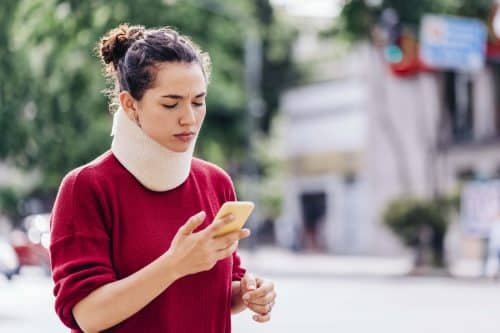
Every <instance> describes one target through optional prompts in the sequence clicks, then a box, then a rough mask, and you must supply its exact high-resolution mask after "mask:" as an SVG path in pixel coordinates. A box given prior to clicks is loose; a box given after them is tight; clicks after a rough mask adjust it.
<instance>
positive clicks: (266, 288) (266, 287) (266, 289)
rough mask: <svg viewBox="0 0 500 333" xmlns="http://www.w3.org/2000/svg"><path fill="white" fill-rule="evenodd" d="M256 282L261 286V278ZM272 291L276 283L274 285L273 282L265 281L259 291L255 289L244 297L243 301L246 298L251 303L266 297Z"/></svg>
mask: <svg viewBox="0 0 500 333" xmlns="http://www.w3.org/2000/svg"><path fill="white" fill-rule="evenodd" d="M256 281H257V286H259V278H257V279H256ZM271 291H274V283H272V282H271V281H263V282H262V283H261V285H260V286H259V287H258V288H257V289H255V290H254V291H250V292H248V293H247V294H246V295H244V296H243V299H245V298H246V299H247V300H248V301H251V300H253V299H258V298H261V297H264V296H265V295H266V294H268V293H270V292H271Z"/></svg>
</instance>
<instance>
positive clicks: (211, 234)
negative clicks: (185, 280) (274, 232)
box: [165, 212, 250, 277]
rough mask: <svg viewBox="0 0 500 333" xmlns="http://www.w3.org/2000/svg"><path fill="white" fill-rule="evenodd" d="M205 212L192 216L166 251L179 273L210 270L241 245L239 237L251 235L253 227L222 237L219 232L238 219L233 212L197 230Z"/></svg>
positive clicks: (186, 273) (182, 274) (180, 274)
mask: <svg viewBox="0 0 500 333" xmlns="http://www.w3.org/2000/svg"><path fill="white" fill-rule="evenodd" d="M205 217H206V214H205V212H200V213H198V214H196V215H194V216H192V217H191V218H190V219H189V220H188V221H187V222H186V223H185V224H184V225H183V226H182V227H181V228H180V229H179V230H178V231H177V234H176V235H175V237H174V239H173V240H172V244H171V246H170V248H169V249H168V251H167V252H166V253H165V255H166V256H168V257H169V258H170V259H171V260H173V262H175V267H176V271H177V274H178V275H179V276H181V277H182V276H185V275H189V274H194V273H198V272H202V271H207V270H210V269H211V268H212V267H214V265H215V264H216V263H217V261H219V260H221V259H224V258H227V257H229V256H231V255H232V254H233V252H234V251H236V249H237V248H238V241H239V240H240V239H243V238H246V237H248V236H249V235H250V230H248V229H242V230H238V231H234V232H232V233H229V234H227V235H224V236H221V237H215V235H216V234H217V232H218V231H219V230H220V229H221V228H222V227H224V226H225V225H226V224H229V223H231V222H232V221H233V220H234V216H233V215H232V214H230V215H228V216H226V217H224V218H222V219H219V220H215V221H214V222H213V223H212V224H210V225H209V226H208V227H206V228H205V229H203V230H201V231H199V232H196V233H193V231H194V230H195V229H196V228H197V227H198V226H200V225H201V224H202V223H203V221H204V220H205Z"/></svg>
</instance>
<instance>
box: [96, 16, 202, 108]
mask: <svg viewBox="0 0 500 333" xmlns="http://www.w3.org/2000/svg"><path fill="white" fill-rule="evenodd" d="M98 51H99V55H100V58H101V60H102V62H103V63H104V67H105V72H106V76H108V77H109V78H110V79H112V80H113V81H114V89H113V90H111V91H108V95H110V97H111V98H112V102H117V96H118V93H119V92H121V91H124V90H126V91H128V92H129V93H130V94H131V95H132V97H134V98H135V99H136V100H140V99H141V98H142V97H143V95H144V92H145V91H146V90H147V89H148V88H150V87H151V85H152V84H153V82H154V80H155V77H156V73H157V67H156V65H158V64H160V63H162V62H186V63H193V62H196V63H198V64H200V66H201V68H202V71H203V74H204V75H205V79H206V80H207V82H208V81H209V78H210V65H211V61H210V57H209V55H208V53H205V52H202V50H201V49H200V48H199V47H198V46H197V45H196V44H195V43H194V42H193V41H191V39H190V38H189V37H187V36H183V35H181V34H179V33H178V32H177V31H175V30H174V29H172V28H169V27H164V28H158V29H146V28H144V27H143V26H129V25H128V24H122V25H120V26H118V27H117V28H115V29H112V30H111V31H109V32H108V33H107V34H106V35H105V36H104V37H102V39H101V40H100V42H99V45H98Z"/></svg>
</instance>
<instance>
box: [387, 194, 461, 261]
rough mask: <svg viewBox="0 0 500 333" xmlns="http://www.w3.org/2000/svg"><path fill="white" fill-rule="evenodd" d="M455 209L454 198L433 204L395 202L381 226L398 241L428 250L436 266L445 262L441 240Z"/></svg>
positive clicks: (447, 198) (443, 199) (389, 207)
mask: <svg viewBox="0 0 500 333" xmlns="http://www.w3.org/2000/svg"><path fill="white" fill-rule="evenodd" d="M456 210H458V198H457V196H450V197H442V198H438V199H436V200H435V201H432V202H431V201H423V200H417V199H398V200H395V201H393V202H391V203H390V204H389V205H388V207H387V208H386V210H385V212H384V217H383V219H384V223H385V225H387V226H388V227H389V229H391V230H392V231H393V232H394V233H395V234H396V235H397V236H398V237H399V238H400V239H401V241H402V242H403V243H404V244H405V245H407V246H410V247H412V248H414V249H415V250H417V251H421V250H422V249H423V248H425V247H429V248H430V249H431V250H432V253H433V262H432V264H433V265H435V266H442V265H443V263H444V260H443V255H444V237H445V234H446V229H447V227H448V224H449V219H450V214H451V212H452V211H456Z"/></svg>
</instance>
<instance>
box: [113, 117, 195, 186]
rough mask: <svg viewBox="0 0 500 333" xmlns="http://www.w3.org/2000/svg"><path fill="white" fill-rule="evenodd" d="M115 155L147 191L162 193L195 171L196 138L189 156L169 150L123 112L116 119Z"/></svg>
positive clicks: (190, 148)
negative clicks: (192, 165) (192, 162)
mask: <svg viewBox="0 0 500 333" xmlns="http://www.w3.org/2000/svg"><path fill="white" fill-rule="evenodd" d="M111 135H112V136H113V141H112V143H111V151H112V152H113V154H114V155H115V157H116V158H117V159H118V161H120V163H121V164H122V165H123V166H124V167H125V169H127V170H128V171H129V172H130V173H131V174H132V175H133V176H134V177H135V178H136V179H137V180H138V181H139V182H140V183H141V184H142V185H144V186H145V187H146V188H148V189H150V190H152V191H157V192H162V191H168V190H171V189H174V188H176V187H178V186H179V185H181V184H182V183H184V181H185V180H186V179H187V177H188V176H189V172H190V170H191V160H192V158H193V151H194V146H195V143H196V138H195V140H193V142H192V144H191V146H190V147H189V149H188V150H187V151H186V152H182V153H178V152H174V151H171V150H170V149H167V148H166V147H164V146H162V145H161V144H159V143H158V142H157V141H155V140H154V139H153V138H151V137H150V136H148V135H147V134H146V133H145V132H144V131H143V130H142V129H141V128H140V127H139V126H137V124H135V123H134V122H133V121H132V120H130V119H129V118H128V117H127V115H126V114H125V112H124V111H123V109H122V108H119V109H118V111H116V113H115V114H114V116H113V127H112V130H111Z"/></svg>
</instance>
